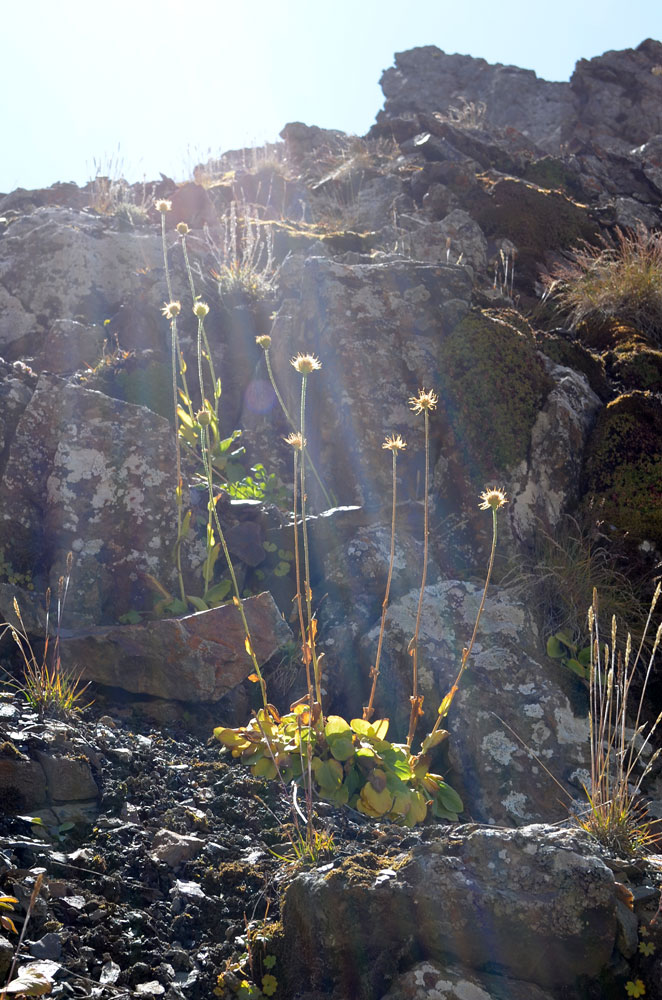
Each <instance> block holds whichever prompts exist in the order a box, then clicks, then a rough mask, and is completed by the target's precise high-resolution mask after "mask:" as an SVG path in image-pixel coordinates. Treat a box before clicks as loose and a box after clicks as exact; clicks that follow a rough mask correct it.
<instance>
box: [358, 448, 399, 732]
mask: <svg viewBox="0 0 662 1000" xmlns="http://www.w3.org/2000/svg"><path fill="white" fill-rule="evenodd" d="M405 447H406V444H405V442H404V441H403V440H402V438H401V437H400V436H399V435H398V436H397V437H395V436H393V437H390V438H387V439H386V441H385V443H384V444H383V445H382V448H387V449H389V450H390V451H391V454H392V456H393V473H392V496H393V504H392V508H391V549H390V552H389V560H388V575H387V577H386V590H385V593H384V600H383V601H382V617H381V621H380V623H379V639H378V640H377V654H376V656H375V664H374V666H373V667H372V669H371V671H370V677H371V678H372V687H371V689H370V698H369V699H368V704H367V705H365V706H364V709H363V718H364V719H365V721H366V722H369V721H370V719H371V718H372V717H373V715H374V712H375V709H374V704H373V703H374V700H375V692H376V690H377V679H378V677H379V663H380V660H381V656H382V646H383V643H384V633H385V631H386V611H387V609H388V599H389V594H390V592H391V580H392V579H393V563H394V561H395V511H396V502H397V501H396V491H397V475H396V467H397V460H398V451H399V450H400V449H401V448H405Z"/></svg>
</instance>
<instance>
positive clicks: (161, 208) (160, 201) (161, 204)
mask: <svg viewBox="0 0 662 1000" xmlns="http://www.w3.org/2000/svg"><path fill="white" fill-rule="evenodd" d="M154 208H155V209H156V211H157V212H162V213H163V214H164V215H165V213H166V212H169V211H170V210H171V208H172V202H171V201H168V199H167V198H157V199H156V200H155V202H154Z"/></svg>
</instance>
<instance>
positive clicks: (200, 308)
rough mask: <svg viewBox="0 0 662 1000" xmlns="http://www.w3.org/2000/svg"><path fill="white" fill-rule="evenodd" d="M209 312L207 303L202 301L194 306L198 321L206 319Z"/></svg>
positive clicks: (194, 313)
mask: <svg viewBox="0 0 662 1000" xmlns="http://www.w3.org/2000/svg"><path fill="white" fill-rule="evenodd" d="M208 312H209V306H208V305H207V303H206V302H203V301H202V299H200V300H199V301H198V302H196V303H195V305H194V306H193V315H194V316H197V317H198V319H204V318H205V316H206V315H207V313H208Z"/></svg>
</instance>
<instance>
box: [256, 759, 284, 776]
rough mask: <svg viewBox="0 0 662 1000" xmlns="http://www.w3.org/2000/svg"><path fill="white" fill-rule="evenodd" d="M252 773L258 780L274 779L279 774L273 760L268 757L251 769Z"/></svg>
mask: <svg viewBox="0 0 662 1000" xmlns="http://www.w3.org/2000/svg"><path fill="white" fill-rule="evenodd" d="M251 773H252V774H254V775H255V777H256V778H270V779H273V778H275V777H276V775H277V774H278V771H277V770H276V765H275V764H274V762H273V761H272V760H269V759H268V758H267V757H261V758H260V760H258V762H257V764H254V765H253V767H252V768H251Z"/></svg>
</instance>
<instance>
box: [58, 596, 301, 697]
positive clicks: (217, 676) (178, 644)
mask: <svg viewBox="0 0 662 1000" xmlns="http://www.w3.org/2000/svg"><path fill="white" fill-rule="evenodd" d="M242 603H243V607H244V612H245V615H246V620H247V622H248V627H249V629H250V633H251V640H252V644H253V649H254V650H255V655H256V656H257V660H258V663H264V662H266V660H268V659H269V657H270V656H272V655H273V653H275V652H276V650H277V649H278V648H279V647H280V646H282V645H283V643H285V642H287V641H288V640H289V639H291V637H292V633H291V631H290V628H289V626H288V625H287V624H286V622H285V621H284V620H283V618H282V616H281V614H280V611H279V610H278V608H277V606H276V604H275V602H274V599H273V597H272V596H271V594H269V593H263V594H258V595H257V596H256V597H249V598H248V599H247V600H245V601H243V602H242ZM244 642H245V635H244V627H243V624H242V621H241V616H240V614H239V611H238V609H237V608H236V607H234V605H232V604H226V605H223V607H220V608H212V609H210V610H209V611H200V612H198V614H194V615H187V616H186V617H184V618H167V619H165V620H163V621H157V622H143V623H141V624H139V625H109V626H96V627H94V628H89V629H85V630H81V631H77V632H70V633H67V632H64V631H63V632H62V633H61V637H60V653H61V657H62V663H63V665H64V666H65V668H67V669H70V670H72V671H74V672H75V673H78V672H80V671H81V670H82V676H83V679H84V680H86V681H94V682H95V683H97V684H104V685H106V686H108V687H120V688H123V689H124V690H125V691H131V692H133V693H134V694H148V695H153V696H155V697H158V698H171V699H176V700H177V701H188V702H209V701H212V702H213V701H218V700H219V699H220V698H222V697H223V695H224V694H226V693H227V692H228V691H230V690H232V688H234V687H236V686H237V685H238V684H240V683H241V682H242V681H243V680H245V679H246V678H247V677H248V675H249V674H250V673H252V671H253V662H252V660H251V658H250V657H249V656H248V654H247V652H246V649H245V645H244Z"/></svg>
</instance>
